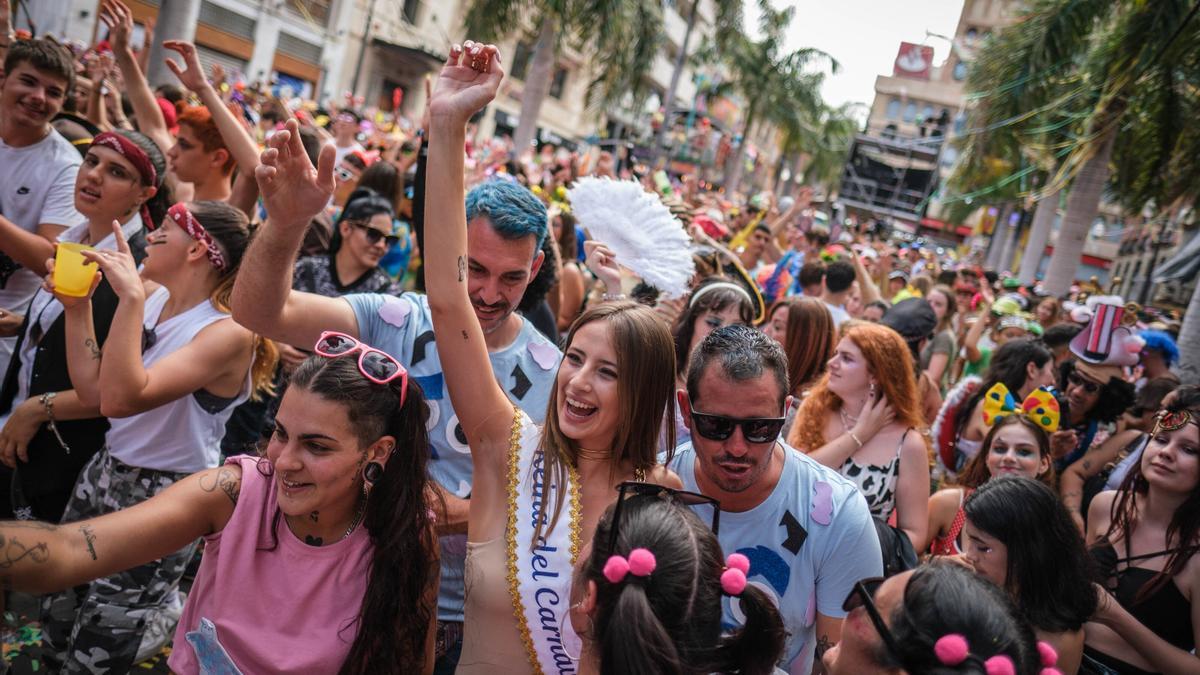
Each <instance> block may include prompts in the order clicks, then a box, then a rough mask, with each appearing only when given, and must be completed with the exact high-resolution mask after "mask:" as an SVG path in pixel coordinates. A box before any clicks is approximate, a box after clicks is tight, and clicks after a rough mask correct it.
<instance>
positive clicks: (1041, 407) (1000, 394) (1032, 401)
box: [983, 382, 1062, 434]
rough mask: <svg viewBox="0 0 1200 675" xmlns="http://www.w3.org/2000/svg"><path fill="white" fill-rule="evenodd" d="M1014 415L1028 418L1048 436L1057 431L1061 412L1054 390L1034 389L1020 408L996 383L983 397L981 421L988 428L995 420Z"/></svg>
mask: <svg viewBox="0 0 1200 675" xmlns="http://www.w3.org/2000/svg"><path fill="white" fill-rule="evenodd" d="M1014 413H1020V414H1021V415H1024V416H1025V417H1027V418H1029V419H1030V421H1032V422H1033V423H1034V424H1036V425H1038V426H1039V427H1041V428H1042V429H1044V430H1045V431H1046V433H1048V434H1052V433H1054V432H1055V431H1058V423H1059V419H1060V418H1061V416H1062V411H1061V410H1060V409H1059V407H1058V399H1056V398H1054V390H1053V389H1051V388H1049V387H1041V388H1038V389H1035V390H1034V391H1033V393H1031V394H1030V395H1029V396H1027V397H1026V398H1025V400H1024V401H1022V402H1021V404H1020V406H1018V405H1017V401H1016V399H1015V398H1013V395H1012V393H1011V392H1010V391H1009V390H1008V387H1006V386H1004V383H1002V382H997V383H996V384H995V385H993V386H992V388H991V389H988V391H987V393H986V394H984V396H983V421H984V422H985V423H986V424H987V425H988V426H993V425H994V424H996V420H999V419H1000V418H1002V417H1007V416H1009V415H1012V414H1014Z"/></svg>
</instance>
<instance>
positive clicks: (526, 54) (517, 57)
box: [508, 42, 533, 80]
mask: <svg viewBox="0 0 1200 675" xmlns="http://www.w3.org/2000/svg"><path fill="white" fill-rule="evenodd" d="M532 60H533V45H531V44H529V43H528V42H519V43H517V53H516V54H514V55H513V63H512V70H511V71H509V73H508V74H509V75H511V76H512V77H514V78H516V79H518V80H524V79H525V74H526V72H527V71H528V70H529V62H530V61H532Z"/></svg>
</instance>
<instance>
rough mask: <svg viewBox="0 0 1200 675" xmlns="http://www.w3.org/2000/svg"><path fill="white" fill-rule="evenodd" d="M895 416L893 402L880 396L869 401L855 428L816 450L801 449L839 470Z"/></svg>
mask: <svg viewBox="0 0 1200 675" xmlns="http://www.w3.org/2000/svg"><path fill="white" fill-rule="evenodd" d="M895 418H896V412H895V411H894V410H893V409H892V406H891V404H889V403H888V401H887V397H886V396H880V397H879V398H877V399H875V400H868V401H867V403H866V405H865V406H863V411H862V413H861V414H860V415H859V416H858V422H856V423H855V424H854V428H853V429H850V430H849V431H847V432H846V433H844V434H842V435H840V436H838V437H837V438H834V439H833V440H830V441H828V442H827V443H825V445H822V446H821V447H819V448H816V449H815V450H814V449H809V448H800V449H801V450H803V451H804V452H806V453H808V455H809V456H810V457H812V458H813V459H815V460H817V461H818V462H820V463H822V464H824V465H825V466H827V467H829V468H831V469H834V470H838V469H841V468H842V465H843V464H845V463H846V460H848V459H850V457H852V456H853V455H854V453H856V452H858V450H859V449H860V448H862V446H864V445H866V444H867V443H870V442H871V439H872V438H874V437H875V434H877V433H879V431H880V430H881V429H883V428H884V427H886V426H887V425H888V424H891V422H892V420H894V419H895Z"/></svg>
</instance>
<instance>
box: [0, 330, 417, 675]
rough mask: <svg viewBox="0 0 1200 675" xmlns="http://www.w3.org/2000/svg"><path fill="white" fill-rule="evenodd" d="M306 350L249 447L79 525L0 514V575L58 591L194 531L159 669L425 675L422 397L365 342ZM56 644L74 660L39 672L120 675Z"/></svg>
mask: <svg viewBox="0 0 1200 675" xmlns="http://www.w3.org/2000/svg"><path fill="white" fill-rule="evenodd" d="M313 351H314V352H315V355H314V356H311V357H309V358H308V359H306V360H305V361H304V362H303V363H301V364H300V366H299V367H298V368H296V371H295V372H294V373H293V374H292V378H291V380H290V382H289V385H288V389H287V391H286V392H285V393H284V395H283V399H282V401H281V402H280V405H279V414H278V416H277V417H276V425H275V431H274V433H273V434H272V435H271V440H270V441H269V443H268V444H267V446H266V449H265V451H264V452H263V456H262V457H251V456H245V455H241V456H237V457H231V458H229V459H228V460H226V461H225V463H224V464H223V465H222V466H220V467H217V468H213V469H206V470H204V471H200V472H198V473H194V474H192V475H190V476H187V477H184V478H182V479H181V480H179V481H177V482H176V483H175V484H174V485H171V486H170V487H168V488H167V489H165V490H163V491H162V492H161V493H160V494H158V495H156V496H154V497H151V498H150V499H148V500H146V501H145V502H143V503H141V504H137V505H135V506H131V507H129V508H125V509H121V510H119V511H116V512H114V513H107V514H105V515H103V516H99V517H96V518H91V519H89V520H85V521H81V522H73V523H68V524H63V525H54V524H50V523H31V522H21V521H14V522H6V523H0V555H3V556H5V560H7V561H8V562H7V564H6V565H4V567H3V568H2V569H0V581H2V582H3V583H4V584H5V587H6V588H15V589H18V590H22V591H27V592H35V593H46V592H52V591H60V590H63V589H67V588H71V587H72V586H75V585H77V584H81V583H83V584H86V583H87V582H88V581H89V580H92V579H98V578H103V577H106V576H108V575H113V574H117V573H118V572H120V571H121V570H126V569H130V568H135V567H136V566H138V565H145V564H147V563H150V564H153V563H152V562H151V561H153V560H154V559H155V558H158V557H160V556H165V555H169V554H170V553H172V552H173V551H176V550H178V549H179V548H181V547H183V546H187V545H189V544H190V543H191V542H193V541H194V540H196V539H198V538H200V537H204V558H203V560H202V561H201V563H200V570H199V572H198V573H197V575H196V582H195V584H194V585H193V586H192V590H191V593H190V594H189V595H188V598H187V603H186V604H185V605H184V608H183V617H182V618H181V619H180V621H179V627H178V628H177V629H176V631H175V639H174V645H173V648H172V650H171V655H170V659H169V661H168V664H167V665H168V666H169V667H170V670H171V672H173V673H181V674H186V675H195V674H198V673H322V674H325V673H331V674H332V673H340V674H341V675H401V674H403V675H411V674H415V673H425V674H428V673H431V672H432V671H433V647H434V634H435V631H434V630H433V626H434V621H435V614H434V603H435V598H436V597H437V586H438V560H437V558H438V553H437V551H438V549H437V539H436V537H435V534H434V531H433V521H434V518H435V513H436V511H435V510H433V509H431V507H430V504H429V503H428V501H427V497H426V495H427V494H429V490H428V488H429V477H428V474H427V471H426V465H427V464H428V461H429V452H430V450H429V437H428V434H427V432H426V431H425V420H426V418H427V417H428V415H429V408H428V407H427V406H426V404H425V400H424V397H423V396H422V393H421V387H420V385H418V384H417V382H416V380H415V379H413V378H410V377H409V376H408V371H407V370H405V369H404V367H403V366H401V365H400V363H399V362H397V361H396V360H395V359H394V358H392V357H391V356H389V355H387V354H385V353H383V352H381V351H379V350H377V349H374V348H372V347H370V346H369V345H366V344H363V343H361V342H359V341H358V340H355V339H354V338H352V337H350V336H348V335H344V334H341V333H332V332H327V333H325V334H323V335H322V336H321V338H320V339H319V340H318V341H317V343H316V345H315V346H314V347H313ZM105 358H107V356H106V357H105ZM189 396H190V394H189ZM103 583H104V582H97V584H94V585H93V588H96V587H100V586H101V585H102V584H103ZM139 611H140V608H139ZM74 648H75V654H76V655H77V656H78V657H79V659H80V660H83V659H88V663H87V664H85V665H86V667H85V668H82V669H77V670H65V671H59V670H56V669H52V670H51V672H86V673H101V672H110V673H114V675H115V673H129V672H137V670H134V669H130V668H128V667H121V664H120V663H117V664H116V667H109V665H108V664H109V656H108V655H107V654H105V653H103V647H97V646H95V645H90V644H81V642H80V640H76V642H75V643H74ZM126 665H128V664H127V662H126Z"/></svg>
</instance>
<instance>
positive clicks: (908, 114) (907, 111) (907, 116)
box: [904, 101, 917, 122]
mask: <svg viewBox="0 0 1200 675" xmlns="http://www.w3.org/2000/svg"><path fill="white" fill-rule="evenodd" d="M916 119H917V104H916V103H913V102H912V101H909V103H908V105H906V106H904V121H905V122H912V121H914V120H916Z"/></svg>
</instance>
